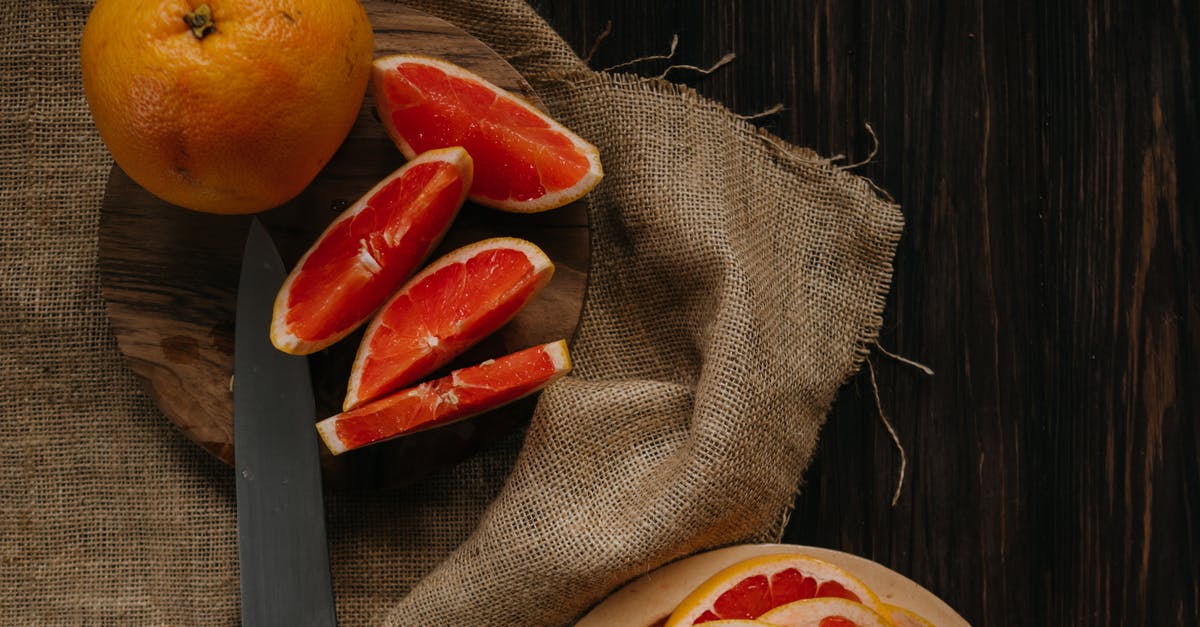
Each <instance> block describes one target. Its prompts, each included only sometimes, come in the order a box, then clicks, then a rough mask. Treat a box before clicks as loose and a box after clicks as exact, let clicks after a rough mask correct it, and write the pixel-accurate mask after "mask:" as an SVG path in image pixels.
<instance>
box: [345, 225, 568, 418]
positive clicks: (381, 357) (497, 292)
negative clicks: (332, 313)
mask: <svg viewBox="0 0 1200 627" xmlns="http://www.w3.org/2000/svg"><path fill="white" fill-rule="evenodd" d="M553 274H554V264H553V263H551V261H550V258H549V257H547V256H546V254H545V253H544V252H542V250H541V249H540V248H538V247H537V246H535V245H534V244H532V243H531V242H527V241H525V240H521V239H516V238H512V237H497V238H493V239H487V240H483V241H481V242H476V243H474V244H470V245H467V246H464V247H462V248H459V249H458V250H455V251H453V252H451V253H449V254H447V255H445V256H444V257H442V258H440V259H438V260H436V261H434V262H433V263H431V264H429V265H428V266H426V267H425V269H423V270H421V271H420V272H419V273H417V274H416V275H415V276H414V277H412V278H411V279H409V280H408V282H406V283H405V284H404V286H403V287H401V288H400V290H399V291H398V292H397V293H396V294H395V296H393V297H392V298H391V300H389V301H388V302H387V303H386V304H384V305H383V307H381V308H380V310H379V313H377V314H376V315H375V318H374V319H373V320H372V321H371V324H370V325H368V326H367V330H366V333H364V334H363V339H362V343H361V344H360V345H359V348H358V354H357V355H356V356H355V359H354V365H353V367H352V368H351V370H350V381H349V384H348V385H347V389H346V400H345V403H344V404H343V409H345V410H351V409H354V408H356V407H359V406H360V405H362V404H364V403H367V402H370V401H371V400H373V399H375V398H378V397H379V396H382V395H383V394H386V393H388V392H390V391H392V390H395V389H397V388H401V387H404V386H406V385H409V384H411V383H414V382H416V381H417V380H419V379H420V378H421V377H423V376H425V375H427V374H429V373H430V372H433V371H434V370H436V369H437V368H439V367H441V366H442V365H444V364H446V362H448V361H450V360H451V359H452V358H454V357H455V356H457V355H459V354H460V353H462V352H463V351H465V350H466V349H467V348H470V347H471V346H472V345H474V344H475V343H476V342H478V341H479V340H482V339H483V338H484V337H486V336H488V335H490V334H491V333H492V332H493V331H495V330H496V329H499V328H500V327H501V326H503V325H504V323H506V322H508V321H509V320H510V319H512V317H513V316H515V315H517V312H519V311H520V310H521V308H522V307H524V306H525V304H526V303H527V302H529V300H530V299H531V298H533V296H534V295H535V294H537V293H538V291H539V290H541V289H542V287H544V286H545V285H546V283H548V282H549V281H550V277H551V275H553Z"/></svg>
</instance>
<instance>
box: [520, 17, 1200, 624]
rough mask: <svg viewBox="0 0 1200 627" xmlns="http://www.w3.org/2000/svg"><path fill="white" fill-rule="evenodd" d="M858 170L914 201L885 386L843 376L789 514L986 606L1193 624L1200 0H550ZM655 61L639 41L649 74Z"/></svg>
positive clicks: (994, 618) (580, 24)
mask: <svg viewBox="0 0 1200 627" xmlns="http://www.w3.org/2000/svg"><path fill="white" fill-rule="evenodd" d="M534 6H535V7H536V8H537V9H538V10H539V11H540V12H541V14H542V15H543V16H545V17H546V18H547V19H548V20H549V21H550V23H551V24H552V25H553V26H554V27H555V28H557V29H558V31H559V32H560V33H562V34H563V36H564V37H565V38H566V39H567V41H568V42H570V43H571V44H572V45H573V46H574V47H575V49H576V50H577V51H580V52H581V54H586V53H587V51H588V50H589V49H590V47H591V45H592V42H593V41H594V40H595V39H596V37H597V35H598V34H599V33H601V32H602V31H603V30H604V27H605V24H606V22H608V21H609V20H611V21H612V31H611V34H610V35H609V36H608V37H607V38H606V39H605V40H604V41H603V42H602V43H601V44H600V46H599V48H598V49H597V51H596V53H595V55H594V57H593V59H592V63H591V64H592V66H593V67H596V68H603V67H606V66H610V65H613V64H616V63H619V62H622V61H626V60H629V59H631V58H634V57H638V56H643V55H647V54H658V53H662V52H665V51H666V49H667V48H668V46H669V44H670V40H671V37H672V35H673V34H676V33H678V35H679V48H678V51H677V53H676V58H675V62H677V63H687V64H692V65H698V66H707V65H709V64H711V63H713V62H715V61H717V60H718V59H719V58H720V57H722V56H723V55H724V54H725V53H727V52H733V53H736V55H737V58H736V60H734V61H733V62H732V63H731V64H729V65H727V66H725V67H723V68H721V69H719V70H717V71H716V72H714V73H713V74H712V75H710V76H707V77H703V76H700V75H697V74H696V73H689V72H678V73H675V74H672V79H673V80H676V81H680V82H685V83H688V84H690V85H692V86H693V87H694V88H696V89H697V90H699V91H700V92H701V93H703V94H705V95H707V96H709V97H712V98H714V99H716V100H719V101H721V102H723V103H725V104H727V105H728V106H729V107H730V108H731V109H733V110H734V111H736V112H738V113H743V114H753V113H757V112H760V111H763V110H766V109H769V108H770V107H771V106H772V105H774V104H776V103H781V104H782V105H783V106H784V109H783V111H782V112H780V113H778V114H776V115H774V116H771V117H767V118H765V119H763V120H761V121H760V123H761V124H762V125H763V126H765V127H767V128H769V129H771V130H772V131H773V132H775V133H776V134H778V135H780V136H781V137H783V138H785V139H788V140H790V141H792V142H795V143H798V144H802V145H806V146H810V147H812V148H814V149H816V150H818V151H819V152H821V153H824V154H827V155H832V154H839V153H841V154H846V155H847V156H848V157H849V161H851V162H854V161H858V160H861V159H865V158H866V156H867V155H868V153H869V152H870V150H871V147H872V140H871V137H870V134H869V133H868V131H867V130H866V128H865V124H866V123H868V122H869V123H870V124H871V126H872V127H873V128H874V130H875V132H876V133H877V134H878V138H879V150H878V154H877V155H876V156H875V158H874V160H873V161H871V162H870V163H869V164H868V165H865V166H863V167H861V168H860V169H859V171H860V172H861V173H862V174H864V175H866V176H869V177H871V178H872V179H873V180H874V181H876V182H877V183H878V184H879V185H881V186H882V187H884V188H886V189H887V190H889V191H890V193H891V194H892V195H893V196H894V197H895V198H896V200H897V201H898V202H899V203H900V204H901V205H902V207H903V211H904V214H905V216H906V219H907V227H906V229H905V233H904V238H903V240H902V242H901V243H900V248H899V251H898V253H897V257H896V273H895V280H894V285H893V288H892V292H891V297H890V299H889V301H888V305H887V310H886V318H885V320H886V322H885V325H884V329H883V333H882V343H883V345H884V346H885V347H887V348H888V349H890V350H892V351H894V352H897V353H900V354H903V355H905V356H908V357H911V358H913V359H916V360H918V361H921V362H923V363H926V364H928V365H929V366H930V367H932V368H933V369H934V370H935V371H936V375H935V376H933V377H926V376H925V375H923V374H921V373H920V372H918V371H917V370H915V369H913V368H910V367H908V366H904V365H901V364H899V363H897V362H895V361H893V360H890V359H888V358H883V357H880V356H879V355H876V356H875V357H873V359H872V361H873V363H874V368H875V371H876V373H877V375H878V383H879V390H880V395H881V398H882V406H883V410H884V411H885V412H886V414H887V415H888V416H889V417H890V418H891V419H892V421H893V423H894V425H895V427H896V429H897V431H898V433H899V436H900V439H901V440H902V441H903V443H904V446H905V448H906V450H907V454H908V461H909V465H908V476H907V479H906V481H905V484H904V490H903V493H902V494H901V496H900V499H899V502H898V503H897V505H896V506H895V507H892V506H891V505H890V501H891V495H892V491H893V488H894V485H895V482H896V479H897V466H898V463H899V456H898V454H897V452H896V451H895V449H894V448H893V445H892V443H891V440H890V438H889V437H888V434H887V432H886V431H885V430H884V428H883V427H882V426H881V423H880V422H879V419H878V417H877V411H876V407H875V401H874V396H873V394H872V391H871V387H870V379H869V378H868V375H867V372H866V371H865V370H864V371H863V373H861V374H860V375H859V376H857V377H856V378H854V379H853V380H852V381H851V382H850V383H849V384H848V385H847V386H846V387H845V388H844V389H843V390H842V393H841V395H840V397H839V399H838V401H837V404H836V406H835V409H834V412H833V414H832V415H831V416H830V418H829V422H828V424H827V426H826V427H825V430H824V432H823V433H822V436H821V442H820V446H819V451H818V453H817V457H816V460H815V461H814V463H813V464H812V466H811V467H810V468H809V470H808V472H807V474H806V475H805V477H804V480H805V482H806V485H805V487H804V491H803V494H802V495H801V497H800V499H799V501H798V503H797V508H796V511H795V513H794V515H793V517H792V521H791V524H790V526H789V527H788V530H787V534H786V536H785V539H786V540H787V541H790V542H798V543H804V544H815V545H820V546H826V547H831V548H836V549H842V550H846V551H851V552H854V553H858V554H860V555H864V556H867V557H870V558H872V559H874V560H876V561H879V562H881V563H883V564H885V565H887V566H890V567H891V568H893V569H895V570H897V571H899V572H901V573H904V574H905V575H907V576H909V577H911V578H912V579H914V580H916V581H917V582H918V583H920V584H922V585H924V586H925V587H927V588H929V589H930V590H932V591H933V592H935V593H936V594H938V595H939V596H941V597H942V598H944V599H945V600H946V601H947V602H949V603H950V604H951V605H953V606H954V607H955V608H956V609H958V610H959V612H960V613H961V614H962V615H963V617H964V618H966V619H967V620H968V621H970V622H971V623H972V624H975V625H996V626H1001V625H1060V624H1062V625H1085V624H1086V625H1195V624H1197V623H1200V608H1198V605H1200V584H1198V583H1197V582H1198V581H1200V462H1198V461H1197V459H1198V457H1200V429H1198V428H1197V424H1196V423H1197V417H1198V416H1200V365H1198V361H1200V300H1198V296H1200V252H1198V247H1200V226H1198V221H1200V206H1198V201H1200V155H1198V151H1200V120H1198V116H1197V104H1196V103H1197V99H1198V98H1200V3H1197V2H1196V1H1195V0H1174V1H1173V2H1169V1H1166V0H1154V1H1151V2H1096V1H1091V0H1067V1H1066V2H1045V3H1041V2H1036V3H1035V2H1027V1H1018V2H983V3H962V2H954V1H950V0H941V1H940V2H937V1H935V2H912V1H910V0H877V1H875V2H866V1H864V0H839V1H833V0H825V1H823V2H818V1H815V0H769V1H768V0H754V1H751V0H740V1H734V0H691V1H688V0H670V1H664V2H648V1H646V0H590V1H589V2H578V1H576V0H535V1H534ZM665 64H666V62H650V63H646V64H642V65H639V66H637V68H636V69H637V70H638V71H639V72H642V73H646V74H651V73H658V72H659V71H661V70H662V69H663V67H665Z"/></svg>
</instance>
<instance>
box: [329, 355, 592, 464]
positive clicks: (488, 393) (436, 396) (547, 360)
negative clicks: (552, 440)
mask: <svg viewBox="0 0 1200 627" xmlns="http://www.w3.org/2000/svg"><path fill="white" fill-rule="evenodd" d="M570 370H571V358H570V355H569V354H568V353H567V343H566V342H564V341H562V340H559V341H557V342H551V343H549V344H542V345H541V346H534V347H533V348H527V349H525V350H523V351H519V352H516V353H513V354H511V355H506V356H504V357H500V358H497V359H489V360H487V361H485V362H483V363H481V364H479V365H477V366H471V367H470V368H463V369H461V370H455V371H454V372H451V373H450V374H449V375H447V376H445V377H442V378H440V379H435V380H433V381H429V382H427V383H422V384H420V385H418V386H416V387H413V388H410V389H407V390H404V391H402V392H398V393H396V394H393V395H391V396H387V397H384V398H382V399H380V400H377V401H375V402H373V403H369V404H367V405H364V406H362V407H360V408H358V409H355V410H352V411H348V412H345V413H341V414H338V415H336V416H333V417H331V418H326V419H325V420H322V421H321V422H318V423H317V431H318V432H319V433H320V434H321V439H322V440H324V441H325V445H326V446H327V447H329V450H330V451H332V452H333V454H335V455H340V454H341V453H344V452H346V451H348V450H352V449H356V448H359V447H362V446H366V445H368V444H373V443H375V442H380V441H383V440H387V439H390V438H394V437H397V436H401V435H404V434H407V433H412V432H414V431H420V430H424V429H429V428H432V427H437V426H441V425H444V424H447V423H450V422H453V421H455V420H461V419H463V418H469V417H471V416H474V415H477V414H479V413H482V412H484V411H487V410H489V409H493V408H496V407H499V406H501V405H504V404H506V403H510V402H512V401H515V400H517V399H519V398H522V397H525V396H528V395H530V394H532V393H534V392H536V391H538V390H540V389H542V388H544V387H545V386H547V385H549V384H550V383H551V382H553V381H555V380H556V379H558V378H559V377H561V376H563V375H565V374H566V373H567V372H568V371H570Z"/></svg>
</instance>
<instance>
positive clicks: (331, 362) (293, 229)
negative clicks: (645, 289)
mask: <svg viewBox="0 0 1200 627" xmlns="http://www.w3.org/2000/svg"><path fill="white" fill-rule="evenodd" d="M363 6H364V7H366V9H367V12H368V14H369V15H370V18H371V23H372V24H373V25H374V27H375V52H376V55H377V56H381V55H385V54H395V53H400V52H404V53H416V54H426V55H430V56H436V57H442V58H445V59H448V60H450V61H452V62H454V63H457V64H459V65H461V66H463V67H466V68H468V69H470V70H472V71H474V72H476V73H478V74H480V75H482V76H483V77H485V78H487V79H488V80H490V81H492V82H494V83H496V84H497V85H500V86H501V87H504V88H506V89H508V90H510V91H513V92H515V93H518V94H521V95H522V96H524V97H525V98H526V99H527V100H529V101H530V102H533V103H534V104H536V105H538V106H539V107H540V106H542V105H541V102H540V100H539V99H538V98H537V95H536V94H534V93H533V90H532V88H531V87H530V86H529V84H528V83H526V82H525V80H524V79H523V78H522V77H521V75H520V74H519V73H518V72H517V71H516V70H514V69H513V68H512V67H511V66H510V65H508V63H506V62H505V61H504V59H502V58H501V57H500V56H499V55H497V54H496V53H495V52H494V51H492V50H491V49H490V48H488V47H487V46H486V45H485V44H484V43H483V42H481V41H479V40H477V39H475V38H474V37H472V36H470V35H468V34H467V33H466V32H464V31H462V30H460V29H459V28H457V27H455V26H453V25H451V24H449V23H447V22H445V21H443V20H440V19H438V18H435V17H432V16H430V15H427V14H424V13H421V12H418V11H415V10H412V9H408V8H405V7H401V6H398V5H394V4H390V3H387V2H382V1H375V0H366V1H364V2H363ZM403 163H404V158H403V156H402V155H401V154H400V151H399V150H398V149H397V148H396V147H395V145H394V144H393V143H392V141H391V139H389V138H388V136H387V131H386V130H385V129H384V127H383V125H382V124H381V123H380V122H379V121H378V119H377V118H376V113H375V107H374V104H373V102H372V101H371V98H370V95H369V93H368V94H367V95H366V96H365V99H364V104H363V107H362V110H361V112H360V113H359V118H358V121H357V123H356V124H355V126H354V128H353V129H352V130H351V132H350V135H349V137H348V138H347V139H346V141H345V143H344V144H343V145H342V146H341V148H340V149H339V151H338V152H337V154H336V155H335V156H334V157H333V159H332V160H331V161H330V163H329V164H328V165H327V166H326V167H325V169H324V170H323V171H322V172H321V174H320V175H319V176H318V177H317V179H316V180H315V181H314V182H313V183H312V184H311V185H310V186H309V188H308V189H307V190H306V191H305V192H304V193H303V194H302V195H301V196H300V197H298V198H296V199H295V200H294V201H292V202H289V203H288V204H286V205H284V206H281V207H278V208H276V209H272V210H270V211H267V212H264V213H261V214H259V218H260V219H261V220H262V221H263V223H264V224H265V225H266V226H267V228H268V230H269V231H270V233H271V235H272V237H273V238H274V240H275V243H276V244H277V246H278V247H279V251H280V254H281V255H282V256H283V260H284V262H285V263H286V264H288V265H289V267H290V266H291V265H293V264H294V263H295V262H296V261H297V260H298V259H299V258H300V256H301V255H302V254H303V253H304V251H305V250H307V248H308V246H309V245H311V244H312V242H313V241H315V239H316V236H317V235H318V234H319V233H320V232H321V231H322V230H323V229H324V228H325V227H326V226H327V225H328V224H329V222H330V221H332V220H333V218H334V217H336V216H337V215H338V214H339V213H340V212H341V211H342V210H343V209H344V208H345V207H346V206H347V205H348V204H349V203H352V202H354V201H355V200H356V199H357V198H358V197H359V196H360V195H362V194H363V193H365V192H366V191H367V190H368V189H370V187H371V186H372V185H374V184H375V183H376V182H378V181H379V179H381V178H383V177H384V176H386V175H387V174H388V173H390V172H392V171H394V170H395V169H396V168H398V167H400V166H401V165H402V164H403ZM249 222H250V217H249V216H216V215H209V214H202V213H197V212H193V211H188V210H185V209H181V208H179V207H175V206H172V205H169V204H167V203H164V202H163V201H161V200H158V199H157V198H155V197H154V196H152V195H150V194H149V193H148V192H146V191H145V190H143V189H142V188H141V187H139V186H138V185H137V184H136V183H134V182H133V181H132V180H130V179H129V177H128V176H126V175H125V173H124V172H122V171H121V170H120V168H118V167H115V166H114V167H113V170H112V174H111V175H110V177H109V180H108V187H107V190H106V194H105V198H104V204H103V207H102V209H101V217H100V242H99V259H98V265H99V272H100V282H101V289H102V293H103V296H104V299H105V301H106V303H107V307H108V315H109V318H110V319H111V321H112V325H113V330H114V332H115V333H116V336H117V342H118V345H119V347H120V350H121V352H122V353H123V354H124V355H125V356H126V358H127V359H128V361H129V364H130V366H131V367H132V368H133V370H134V372H136V373H137V374H138V375H139V376H140V377H141V378H142V379H143V381H144V382H145V384H146V389H147V390H148V392H149V394H150V396H151V397H152V398H153V399H154V401H155V402H156V403H157V404H158V407H159V408H160V409H161V410H162V411H163V413H164V414H165V415H166V416H167V418H168V419H170V420H171V422H173V423H174V424H175V425H177V426H178V427H179V428H180V429H182V430H183V432H184V433H185V434H186V435H187V437H188V438H190V439H192V440H193V441H195V442H196V443H197V444H199V445H200V446H202V447H204V448H205V449H206V450H208V451H209V452H211V453H212V454H214V455H216V456H217V457H219V458H220V459H222V460H224V461H225V462H226V463H230V462H231V461H232V459H233V395H232V393H231V392H230V378H231V376H232V374H233V321H234V308H235V305H236V303H235V300H236V299H235V295H236V293H237V280H238V274H239V268H240V263H241V251H242V247H243V245H244V243H245V238H246V233H247V229H248V227H249ZM501 235H507V236H514V237H522V238H525V239H528V240H530V241H532V242H534V243H536V244H537V245H539V246H540V247H542V249H543V250H545V251H546V253H547V254H548V255H549V256H550V258H551V259H552V260H554V262H555V265H556V271H555V274H554V278H553V280H552V281H551V282H550V284H549V285H548V286H547V287H546V288H545V289H544V290H543V291H542V293H541V294H539V295H538V296H537V298H535V299H534V301H533V302H531V303H530V304H529V306H528V307H526V309H525V310H523V311H522V312H521V313H520V314H519V315H518V316H517V317H516V318H515V319H514V320H513V321H512V322H510V323H509V324H508V325H507V326H505V327H504V328H503V329H501V330H500V331H498V332H497V333H496V334H494V335H493V336H491V337H489V338H488V339H487V340H485V341H484V342H482V343H481V344H480V345H478V346H476V347H475V348H474V349H472V350H471V351H470V352H468V353H467V354H465V355H463V356H462V357H461V358H460V359H458V360H456V361H455V362H454V363H453V364H451V365H450V366H449V367H448V368H447V369H446V370H448V369H449V368H454V367H461V366H464V365H469V364H474V363H478V362H480V361H482V360H484V359H488V358H490V357H497V356H500V355H503V354H507V353H510V352H513V351H516V350H520V349H522V348H526V347H528V346H532V345H535V344H539V343H543V342H549V341H552V340H557V339H563V338H568V339H570V338H571V337H572V336H573V334H574V332H575V329H576V326H577V325H578V321H579V315H580V311H581V309H582V306H583V296H584V289H585V284H586V280H587V271H588V258H589V248H588V223H587V213H586V211H585V209H584V207H583V205H582V203H579V202H577V203H574V204H571V205H568V206H566V207H562V208H559V209H556V210H554V211H550V212H547V213H542V214H533V215H517V214H507V213H502V212H499V211H494V210H490V209H485V208H482V207H478V206H475V205H473V204H471V203H469V202H468V203H467V205H466V206H464V207H463V209H462V210H461V212H460V213H459V216H458V218H457V220H456V221H455V223H454V225H453V226H452V227H451V228H450V231H449V232H448V233H447V235H446V238H445V239H444V240H443V242H442V244H441V246H440V248H439V249H438V250H437V251H435V253H434V257H431V258H436V256H437V255H440V254H442V253H444V252H446V251H449V250H452V249H454V248H457V247H459V246H462V245H464V244H467V243H470V242H474V241H478V240H480V239H484V238H487V237H495V236H501ZM360 339H361V331H360V332H357V333H355V334H353V335H351V336H349V337H347V338H346V339H344V340H342V341H341V342H339V343H338V344H337V345H335V346H333V347H331V348H329V349H327V350H325V351H321V352H319V353H317V354H314V355H312V356H311V358H310V360H309V364H310V369H311V371H312V375H313V387H314V390H315V393H316V403H317V416H316V417H315V418H316V419H320V418H324V417H326V416H329V415H332V414H335V413H337V412H338V410H339V408H340V406H341V402H342V398H343V396H344V394H345V385H346V381H347V378H348V375H349V371H350V364H351V363H352V361H353V358H354V352H355V351H356V350H357V347H358V343H359V340H360ZM443 372H444V371H443ZM437 374H441V373H437ZM533 401H534V399H532V398H529V399H525V400H523V401H521V402H518V403H515V404H513V405H510V406H507V407H503V408H500V409H497V410H494V411H492V412H489V413H487V414H484V415H481V416H478V417H476V418H474V419H471V420H467V421H463V422H459V423H456V424H453V425H449V426H446V427H443V428H440V429H434V430H430V431H426V432H422V433H418V434H414V435H412V436H408V437H405V438H400V439H397V440H393V441H390V442H386V443H383V444H379V445H376V446H372V447H367V448H365V449H362V450H360V451H352V452H350V453H346V454H344V455H341V456H339V457H336V458H334V457H331V456H328V455H326V457H325V459H324V468H325V482H326V485H327V486H330V487H332V488H335V489H336V488H347V487H368V488H369V487H376V486H388V485H399V484H403V483H406V482H410V481H413V480H415V479H418V478H420V477H421V476H423V475H425V474H427V473H428V472H429V471H431V470H432V469H434V468H437V467H441V466H445V465H448V464H451V463H454V462H457V461H459V460H461V459H463V458H465V457H466V456H468V455H470V454H471V453H472V452H473V451H474V450H475V449H477V448H478V446H479V445H481V444H482V443H483V442H486V441H488V440H490V439H494V438H497V437H500V436H502V435H504V434H505V433H508V432H510V431H512V430H513V429H514V428H515V427H516V426H518V425H519V424H521V423H522V422H523V421H525V420H527V419H528V417H529V415H530V412H531V409H532V407H533Z"/></svg>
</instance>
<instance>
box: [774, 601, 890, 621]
mask: <svg viewBox="0 0 1200 627" xmlns="http://www.w3.org/2000/svg"><path fill="white" fill-rule="evenodd" d="M759 620H761V621H765V622H768V623H771V624H773V625H778V626H779V627H895V626H894V625H893V624H892V623H891V621H889V620H888V619H886V618H884V617H883V616H881V615H880V614H879V612H876V611H875V610H873V609H871V608H869V607H867V606H865V605H863V604H862V603H858V602H856V601H850V600H847V599H841V598H817V599H805V600H803V601H793V602H791V603H787V604H784V605H780V606H779V607H777V608H775V609H773V610H771V611H769V612H767V613H766V614H763V615H762V616H760V617H759Z"/></svg>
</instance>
